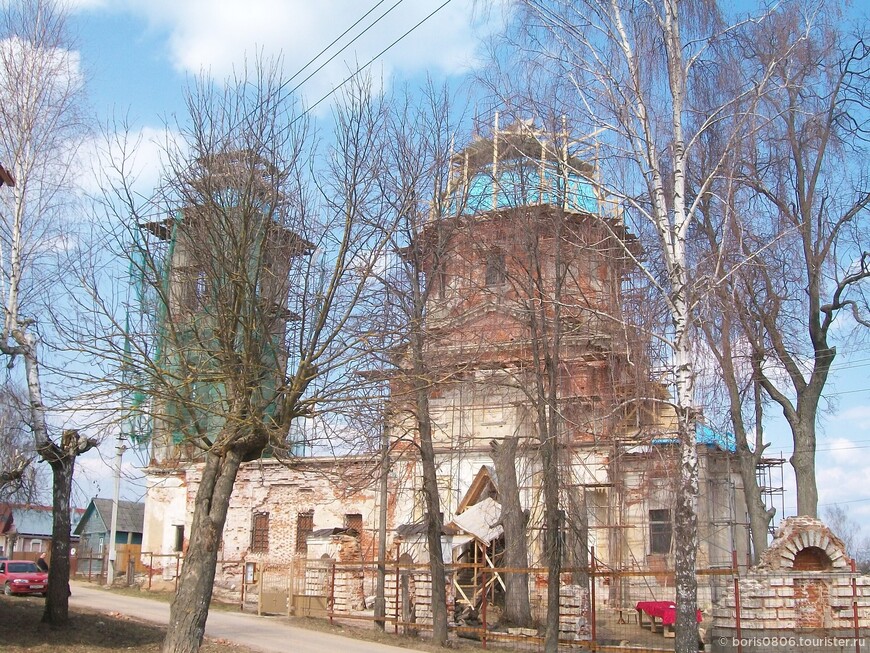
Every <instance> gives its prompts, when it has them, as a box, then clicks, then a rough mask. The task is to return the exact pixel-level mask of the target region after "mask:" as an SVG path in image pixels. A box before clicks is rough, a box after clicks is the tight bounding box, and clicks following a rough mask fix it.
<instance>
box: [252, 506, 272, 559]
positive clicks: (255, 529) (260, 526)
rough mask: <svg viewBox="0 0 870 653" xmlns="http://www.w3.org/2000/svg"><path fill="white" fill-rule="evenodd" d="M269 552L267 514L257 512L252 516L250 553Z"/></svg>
mask: <svg viewBox="0 0 870 653" xmlns="http://www.w3.org/2000/svg"><path fill="white" fill-rule="evenodd" d="M268 550H269V513H268V512H258V513H256V514H254V521H253V524H252V528H251V551H252V552H254V553H265V552H266V551H268Z"/></svg>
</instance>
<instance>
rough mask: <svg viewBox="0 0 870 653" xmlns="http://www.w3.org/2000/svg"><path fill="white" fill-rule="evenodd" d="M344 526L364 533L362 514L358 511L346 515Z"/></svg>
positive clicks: (359, 533)
mask: <svg viewBox="0 0 870 653" xmlns="http://www.w3.org/2000/svg"><path fill="white" fill-rule="evenodd" d="M344 527H345V528H349V529H350V530H352V531H355V532H356V534H357V535H362V530H363V520H362V515H360V514H359V513H356V512H351V513H348V514H346V515H345V516H344Z"/></svg>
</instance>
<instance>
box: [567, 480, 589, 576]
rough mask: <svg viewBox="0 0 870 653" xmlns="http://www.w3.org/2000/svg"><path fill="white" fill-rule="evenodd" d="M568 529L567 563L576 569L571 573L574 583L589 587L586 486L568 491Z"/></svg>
mask: <svg viewBox="0 0 870 653" xmlns="http://www.w3.org/2000/svg"><path fill="white" fill-rule="evenodd" d="M569 501H570V503H569V506H570V510H571V513H570V529H569V533H570V535H571V538H570V544H569V547H570V548H569V551H568V553H569V557H568V560H569V564H570V565H571V566H572V567H574V568H575V569H576V571H575V572H574V573H573V574H572V576H573V582H574V584H575V585H579V586H580V587H583V588H586V589H587V590H588V589H589V569H590V565H589V509H588V507H587V505H586V488H585V487H583V486H582V485H581V486H580V487H578V488H577V489H576V490H571V491H570V493H569Z"/></svg>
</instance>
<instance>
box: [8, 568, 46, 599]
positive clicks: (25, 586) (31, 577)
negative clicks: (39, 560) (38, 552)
mask: <svg viewBox="0 0 870 653" xmlns="http://www.w3.org/2000/svg"><path fill="white" fill-rule="evenodd" d="M0 584H2V585H3V593H4V594H5V595H6V596H12V595H13V594H42V595H43V596H45V593H46V592H47V591H48V574H47V573H46V572H44V571H40V570H39V567H37V566H36V563H35V562H31V561H30V560H3V561H0Z"/></svg>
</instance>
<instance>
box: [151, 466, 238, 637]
mask: <svg viewBox="0 0 870 653" xmlns="http://www.w3.org/2000/svg"><path fill="white" fill-rule="evenodd" d="M242 457H243V452H240V451H236V450H235V449H229V450H228V451H227V452H226V453H225V454H224V455H222V456H221V455H219V454H217V453H214V452H209V453H208V454H207V455H206V462H205V468H204V469H203V474H202V480H201V482H200V485H199V489H198V490H197V493H196V502H195V504H194V505H195V507H194V511H193V525H192V527H191V530H190V540H189V544H188V547H187V551H186V552H185V555H184V564H183V566H182V568H181V577H180V579H179V582H178V591H177V592H176V594H175V599H174V600H173V601H172V608H171V610H170V614H169V628H168V630H167V632H166V638H165V639H164V640H163V648H162V649H161V650H162V652H163V653H196V652H197V651H199V647H200V646H201V645H202V638H203V636H204V634H205V622H206V620H207V619H208V610H209V604H210V603H211V597H212V592H213V590H214V576H215V567H216V565H217V553H218V548H219V546H220V542H221V537H222V534H223V529H224V522H225V521H226V517H227V509H228V508H229V503H230V495H231V494H232V491H233V484H234V483H235V480H236V474H237V473H238V471H239V465H240V463H241V460H242Z"/></svg>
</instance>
